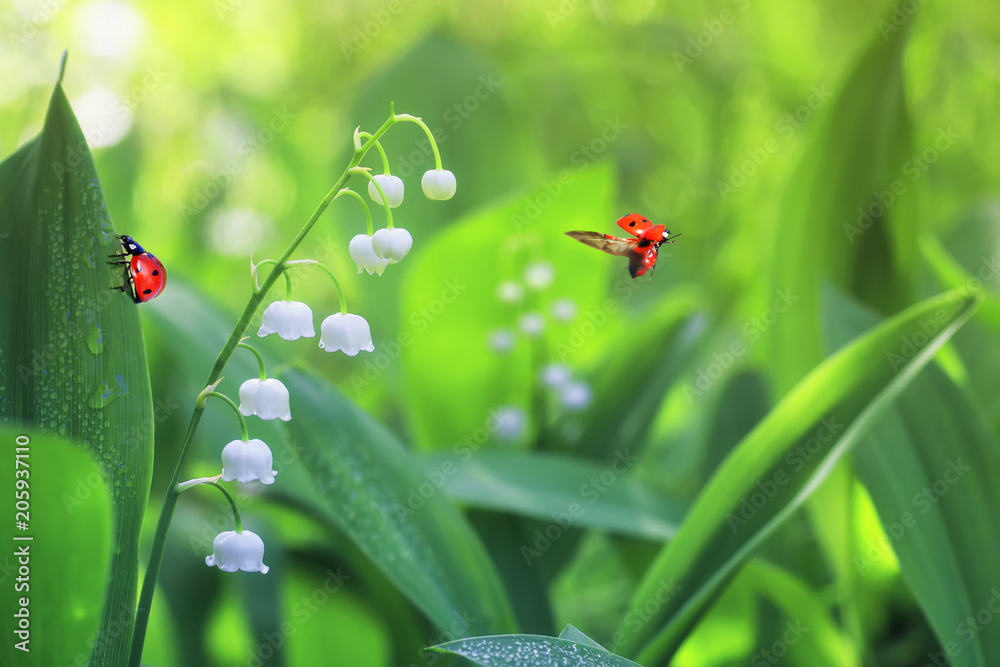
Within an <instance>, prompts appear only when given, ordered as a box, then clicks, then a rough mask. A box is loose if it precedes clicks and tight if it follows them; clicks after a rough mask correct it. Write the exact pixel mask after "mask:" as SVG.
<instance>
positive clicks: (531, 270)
mask: <svg viewBox="0 0 1000 667" xmlns="http://www.w3.org/2000/svg"><path fill="white" fill-rule="evenodd" d="M555 275H556V269H555V267H554V266H552V265H551V264H549V263H548V262H535V263H534V264H529V265H528V266H527V267H526V268H525V269H524V282H526V283H527V284H528V287H530V288H531V289H535V290H540V289H545V288H546V287H548V286H549V285H550V284H552V279H553V278H554V277H555Z"/></svg>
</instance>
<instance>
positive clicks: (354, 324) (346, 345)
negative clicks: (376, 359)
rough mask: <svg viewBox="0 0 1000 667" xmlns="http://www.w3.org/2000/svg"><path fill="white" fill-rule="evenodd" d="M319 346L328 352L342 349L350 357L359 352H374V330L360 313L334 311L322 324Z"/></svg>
mask: <svg viewBox="0 0 1000 667" xmlns="http://www.w3.org/2000/svg"><path fill="white" fill-rule="evenodd" d="M319 346H320V347H321V348H323V349H324V350H326V351H327V352H337V351H338V350H342V351H343V352H344V354H346V355H347V356H349V357H353V356H356V355H357V354H358V352H360V351H361V350H364V351H365V352H374V351H375V345H374V343H372V330H371V327H370V326H368V320H366V319H365V318H363V317H361V316H360V315H352V314H350V313H334V314H333V315H330V316H329V317H328V318H326V319H325V320H323V324H321V325H320V337H319Z"/></svg>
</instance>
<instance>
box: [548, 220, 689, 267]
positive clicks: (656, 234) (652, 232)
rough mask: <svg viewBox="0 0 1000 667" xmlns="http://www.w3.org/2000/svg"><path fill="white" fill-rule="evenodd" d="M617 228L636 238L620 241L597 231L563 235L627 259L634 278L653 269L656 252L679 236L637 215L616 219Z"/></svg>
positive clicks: (619, 238)
mask: <svg viewBox="0 0 1000 667" xmlns="http://www.w3.org/2000/svg"><path fill="white" fill-rule="evenodd" d="M618 226H619V227H621V228H622V229H624V230H625V231H626V232H628V233H629V234H631V235H632V236H634V237H635V238H632V239H630V238H621V237H618V236H611V234H601V233H600V232H566V235H567V236H572V237H573V238H575V239H576V240H577V241H579V242H580V243H585V244H586V245H589V246H590V247H591V248H597V249H598V250H603V251H604V252H606V253H608V254H610V255H619V256H621V257H628V272H629V275H631V276H632V277H633V278H638V277H639V276H641V275H642V274H644V273H646V272H647V271H650V270H652V269H653V268H654V267H655V266H656V252H657V251H658V250H659V249H660V246H661V245H663V244H664V243H673V242H674V241H673V239H675V238H677V237H678V236H680V234H674V235H673V238H671V236H670V230H669V229H667V228H666V227H665V226H664V225H654V224H653V223H651V222H650V221H649V220H647V219H646V218H644V217H642V216H641V215H639V214H638V213H630V214H628V215H626V216H625V217H623V218H619V219H618ZM667 239H670V240H669V241H668V240H667Z"/></svg>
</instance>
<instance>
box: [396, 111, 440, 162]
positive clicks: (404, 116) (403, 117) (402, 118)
mask: <svg viewBox="0 0 1000 667" xmlns="http://www.w3.org/2000/svg"><path fill="white" fill-rule="evenodd" d="M392 119H393V120H395V121H396V122H408V123H416V124H417V125H419V126H420V128H421V129H422V130H423V131H424V134H426V135H427V139H428V140H429V141H430V142H431V150H433V151H434V165H435V168H436V169H437V170H439V171H440V170H441V153H440V152H439V151H438V145H437V142H436V141H434V133H433V132H431V128H429V127H427V124H426V123H425V122H424V121H422V120H420V119H419V118H417V117H416V116H411V115H410V114H408V113H398V114H396V115H394V116H393V117H392Z"/></svg>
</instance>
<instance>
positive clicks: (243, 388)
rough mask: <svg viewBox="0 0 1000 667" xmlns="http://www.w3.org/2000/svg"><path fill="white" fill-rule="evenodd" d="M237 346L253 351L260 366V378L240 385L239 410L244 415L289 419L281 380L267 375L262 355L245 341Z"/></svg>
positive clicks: (289, 413)
mask: <svg viewBox="0 0 1000 667" xmlns="http://www.w3.org/2000/svg"><path fill="white" fill-rule="evenodd" d="M237 347H242V348H244V349H247V350H250V351H251V352H253V354H254V356H255V357H257V364H258V366H259V367H260V379H250V380H247V381H245V382H244V383H243V384H241V385H240V412H241V413H242V414H243V415H244V416H246V417H249V416H251V415H257V416H258V417H260V418H261V419H280V420H282V421H288V420H289V419H291V418H292V411H291V408H290V407H289V405H288V403H289V396H288V389H287V388H286V387H285V385H284V384H283V383H282V382H281V380H275V379H274V378H270V379H269V378H268V377H267V369H266V368H265V367H264V357H262V356H261V354H260V352H258V351H257V350H256V349H254V348H253V347H251V346H250V345H247V344H246V343H240V344H239V345H237Z"/></svg>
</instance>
